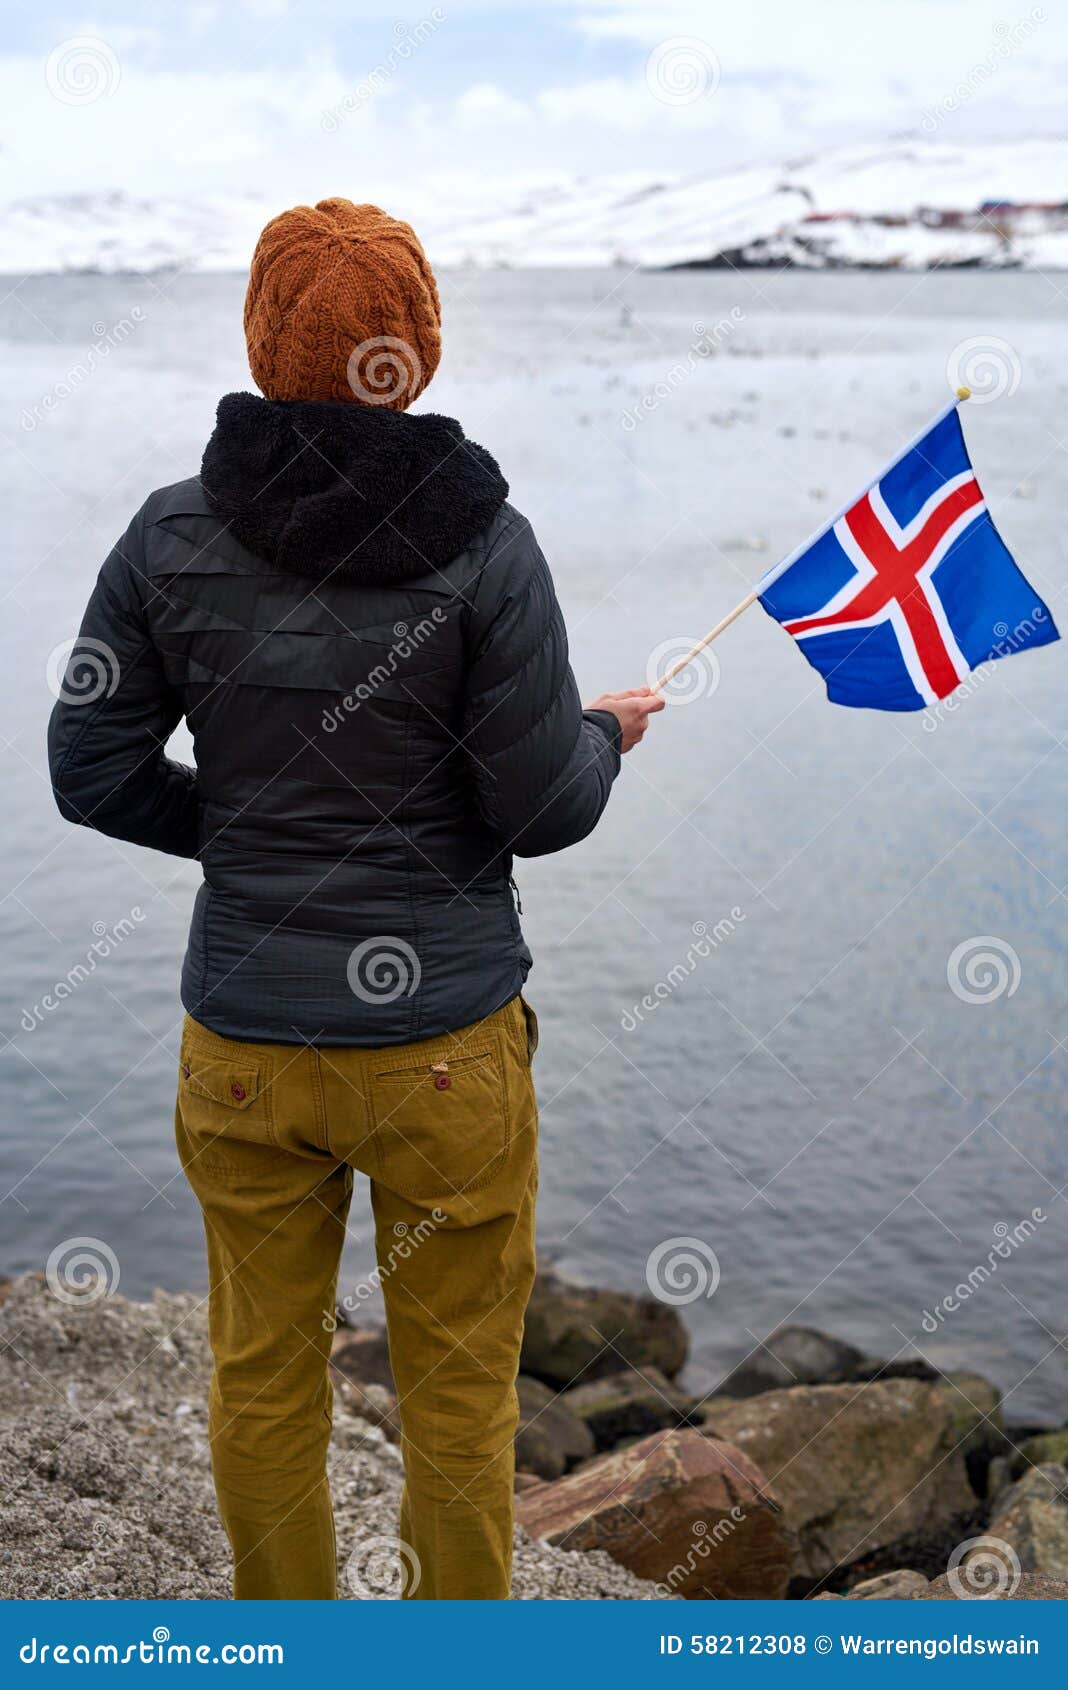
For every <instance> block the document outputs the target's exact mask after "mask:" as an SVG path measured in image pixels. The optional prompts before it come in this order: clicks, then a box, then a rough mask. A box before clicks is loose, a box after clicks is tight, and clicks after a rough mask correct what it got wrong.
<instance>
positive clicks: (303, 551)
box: [200, 393, 508, 583]
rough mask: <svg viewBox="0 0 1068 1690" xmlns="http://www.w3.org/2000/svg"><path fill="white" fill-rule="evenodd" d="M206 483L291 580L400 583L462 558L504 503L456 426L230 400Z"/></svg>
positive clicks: (352, 409)
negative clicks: (326, 578) (330, 578)
mask: <svg viewBox="0 0 1068 1690" xmlns="http://www.w3.org/2000/svg"><path fill="white" fill-rule="evenodd" d="M200 480H201V485H202V487H203V489H204V491H205V493H206V494H207V496H208V499H209V501H210V503H211V505H212V506H213V508H214V509H215V510H216V511H217V512H218V513H219V515H220V516H222V517H223V518H224V519H225V520H226V522H227V525H228V527H229V530H230V532H231V533H232V534H233V535H234V536H235V537H236V539H238V540H239V541H240V542H241V544H242V545H243V546H245V547H246V548H247V550H248V551H250V552H253V553H254V554H255V555H256V556H257V557H261V558H265V559H266V560H267V561H268V562H270V563H273V564H275V565H276V566H277V567H279V568H281V569H284V570H287V571H291V572H292V573H293V574H295V575H313V576H320V577H322V576H326V575H341V576H346V577H349V578H353V579H356V580H360V581H366V582H378V583H388V582H396V581H404V580H409V579H412V578H414V577H415V576H418V575H425V574H426V573H427V572H428V571H429V570H432V569H435V568H440V567H441V566H442V565H443V564H445V563H448V562H449V561H450V560H451V559H452V558H454V557H456V556H458V555H459V553H461V552H462V551H464V550H465V549H466V548H467V547H468V546H469V545H470V544H471V542H472V541H473V540H474V539H475V538H476V536H477V535H478V534H480V533H481V532H482V530H483V529H484V528H486V527H487V526H488V524H489V523H490V522H491V521H492V519H493V517H494V516H495V515H496V513H497V511H498V510H499V509H500V507H501V505H502V504H503V503H504V501H505V499H506V498H507V496H508V484H507V482H506V481H505V479H504V477H503V476H502V474H501V472H500V470H499V469H498V467H497V464H496V463H495V461H494V459H493V458H492V457H491V456H490V454H489V453H488V452H487V451H485V449H484V448H483V447H481V446H476V445H475V443H474V441H472V440H468V439H467V438H466V437H465V435H464V432H463V429H462V428H461V427H460V424H459V423H458V422H455V421H454V420H453V418H452V417H442V416H437V415H436V414H434V413H432V412H418V413H415V414H412V413H409V412H406V411H391V410H387V409H384V408H383V407H381V406H365V405H357V404H351V405H349V404H345V403H336V402H324V403H319V402H304V401H290V400H272V399H261V398H259V397H258V396H257V395H256V394H252V393H228V394H227V395H226V397H225V398H224V399H222V400H221V401H220V403H219V409H218V413H217V417H216V424H215V432H214V433H213V435H212V437H211V439H210V440H209V441H208V444H207V448H206V450H205V452H204V460H203V463H202V465H201V471H200Z"/></svg>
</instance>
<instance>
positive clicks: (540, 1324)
mask: <svg viewBox="0 0 1068 1690" xmlns="http://www.w3.org/2000/svg"><path fill="white" fill-rule="evenodd" d="M687 1348H688V1340H687V1336H686V1328H685V1326H684V1325H683V1324H682V1321H681V1319H680V1317H679V1313H678V1310H677V1309H674V1308H671V1307H670V1306H669V1305H668V1304H667V1303H661V1302H658V1301H657V1299H656V1298H655V1297H633V1296H631V1295H629V1294H628V1293H627V1292H623V1291H598V1290H595V1289H593V1288H592V1287H589V1286H585V1285H571V1284H569V1283H568V1282H567V1281H566V1280H563V1279H560V1278H559V1277H558V1275H556V1274H555V1273H539V1274H538V1277H537V1279H536V1280H535V1282H534V1291H533V1294H532V1296H531V1299H530V1302H529V1304H528V1305H527V1314H526V1325H525V1328H524V1334H523V1353H522V1357H521V1360H520V1367H521V1369H522V1371H523V1372H524V1373H532V1374H533V1375H534V1377H535V1378H536V1379H542V1380H544V1381H545V1383H546V1384H547V1385H556V1386H557V1387H563V1386H567V1385H577V1384H578V1383H580V1382H584V1381H586V1380H589V1379H600V1378H603V1376H604V1375H605V1374H606V1373H615V1372H618V1370H619V1368H620V1367H621V1366H622V1365H624V1364H625V1363H627V1362H629V1363H630V1364H631V1366H632V1367H658V1368H659V1369H660V1371H661V1373H664V1374H666V1375H667V1377H668V1378H669V1379H674V1377H675V1375H676V1374H677V1373H678V1372H679V1370H680V1368H681V1367H682V1365H683V1363H684V1361H685V1360H686V1354H687Z"/></svg>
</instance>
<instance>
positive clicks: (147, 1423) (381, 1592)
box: [0, 1275, 656, 1601]
mask: <svg viewBox="0 0 1068 1690" xmlns="http://www.w3.org/2000/svg"><path fill="white" fill-rule="evenodd" d="M4 1292H5V1298H4V1304H3V1307H2V1309H0V1543H2V1544H3V1545H4V1547H3V1549H2V1550H0V1598H13V1597H14V1598H31V1597H56V1598H58V1597H101V1598H114V1597H133V1598H160V1597H179V1598H186V1599H189V1600H194V1601H195V1600H199V1599H207V1598H218V1597H226V1596H228V1595H229V1593H230V1592H229V1582H228V1577H229V1575H228V1554H227V1545H226V1540H225V1538H224V1536H223V1532H222V1528H221V1527H220V1525H219V1523H218V1520H217V1518H216V1514H215V1506H214V1498H213V1494H212V1486H211V1475H210V1470H209V1464H208V1444H207V1407H206V1394H207V1383H208V1376H209V1373H210V1357H209V1352H208V1343H207V1322H206V1310H205V1308H204V1307H203V1306H202V1305H201V1303H200V1302H199V1301H198V1299H196V1298H194V1297H191V1296H172V1295H168V1294H164V1293H162V1292H158V1293H157V1294H156V1296H155V1297H154V1298H153V1300H152V1301H151V1302H150V1303H135V1302H130V1301H127V1299H126V1298H125V1297H120V1296H112V1297H108V1298H106V1299H104V1300H103V1301H101V1302H97V1303H93V1304H90V1305H88V1306H86V1305H83V1304H68V1303H65V1302H63V1301H61V1300H60V1299H58V1298H57V1297H56V1296H55V1295H54V1294H53V1292H52V1291H51V1290H50V1289H49V1288H48V1286H47V1285H46V1283H45V1281H44V1280H43V1279H42V1278H41V1277H39V1276H37V1275H27V1276H25V1277H24V1278H21V1279H18V1280H16V1281H14V1282H12V1283H11V1284H10V1285H8V1286H6V1287H5V1288H4ZM339 1396H340V1393H339ZM330 1459H331V1475H332V1484H333V1493H334V1508H335V1515H336V1519H337V1535H338V1552H339V1556H340V1563H341V1589H340V1594H341V1595H342V1596H343V1597H345V1598H349V1599H359V1598H361V1597H363V1598H367V1597H378V1598H380V1597H383V1596H386V1597H389V1596H391V1595H395V1594H396V1590H395V1587H394V1586H393V1585H391V1583H390V1579H391V1575H392V1576H396V1563H395V1557H394V1556H393V1554H392V1553H391V1545H392V1543H394V1542H395V1539H396V1530H397V1527H396V1511H397V1505H398V1500H399V1496H400V1486H401V1466H400V1456H399V1453H398V1451H397V1450H396V1449H395V1448H394V1447H393V1446H392V1445H391V1444H389V1443H388V1442H387V1441H386V1439H385V1437H384V1435H383V1433H382V1432H381V1431H380V1430H379V1429H378V1428H377V1427H375V1426H372V1425H370V1424H369V1423H368V1422H367V1421H366V1420H362V1419H360V1418H359V1417H358V1416H357V1415H356V1414H355V1413H353V1411H352V1408H351V1406H350V1405H349V1404H347V1403H345V1402H342V1401H340V1400H339V1402H338V1404H337V1409H336V1413H335V1424H334V1441H333V1446H332V1450H331V1458H330ZM514 1595H515V1597H516V1598H518V1599H521V1600H527V1601H529V1600H542V1599H546V1598H548V1599H557V1600H563V1599H566V1598H571V1599H576V1598H578V1599H587V1600H589V1599H607V1600H612V1599H614V1600H626V1599H631V1600H633V1599H634V1598H639V1599H653V1598H655V1595H656V1591H655V1587H654V1586H653V1585H651V1584H647V1583H644V1582H643V1581H641V1580H639V1579H636V1578H634V1577H633V1576H632V1575H631V1574H630V1573H628V1572H627V1571H626V1570H625V1569H624V1568H622V1567H619V1566H617V1565H616V1564H615V1563H614V1562H613V1561H611V1560H609V1558H608V1557H607V1556H606V1555H602V1554H600V1553H597V1554H580V1553H570V1552H568V1551H565V1550H560V1549H552V1548H549V1547H548V1546H546V1545H543V1544H536V1543H533V1542H531V1540H530V1539H529V1538H527V1537H526V1536H525V1535H524V1534H522V1533H518V1532H517V1534H516V1557H515V1578H514Z"/></svg>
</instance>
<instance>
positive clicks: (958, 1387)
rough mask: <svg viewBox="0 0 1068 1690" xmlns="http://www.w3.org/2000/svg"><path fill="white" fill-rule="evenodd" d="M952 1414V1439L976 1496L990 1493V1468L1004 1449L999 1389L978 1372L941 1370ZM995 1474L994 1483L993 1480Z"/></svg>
mask: <svg viewBox="0 0 1068 1690" xmlns="http://www.w3.org/2000/svg"><path fill="white" fill-rule="evenodd" d="M937 1384H938V1387H939V1389H940V1390H941V1392H942V1395H943V1396H944V1397H945V1399H946V1402H947V1403H948V1404H949V1408H950V1412H951V1414H952V1416H953V1441H954V1443H955V1444H956V1446H957V1448H958V1449H959V1451H960V1453H961V1454H962V1455H963V1457H964V1465H965V1467H966V1469H967V1472H968V1479H969V1481H970V1483H971V1486H972V1489H973V1490H974V1491H975V1493H976V1495H977V1496H990V1495H991V1494H992V1491H991V1486H990V1469H991V1466H992V1465H993V1463H994V1462H995V1461H996V1460H998V1459H999V1458H1000V1457H1001V1456H1002V1455H1003V1454H1004V1452H1005V1451H1006V1450H1007V1449H1008V1447H1009V1445H1008V1439H1007V1438H1006V1436H1005V1421H1004V1419H1003V1417H1002V1412H1001V1392H1000V1391H999V1390H998V1388H997V1386H996V1385H992V1384H991V1383H990V1381H989V1379H984V1377H983V1375H982V1374H981V1373H970V1372H966V1371H963V1370H962V1371H959V1372H955V1373H945V1374H942V1375H940V1376H939V1378H938V1380H937ZM997 1482H998V1481H997V1475H996V1474H995V1484H996V1483H997Z"/></svg>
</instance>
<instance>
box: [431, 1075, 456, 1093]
mask: <svg viewBox="0 0 1068 1690" xmlns="http://www.w3.org/2000/svg"><path fill="white" fill-rule="evenodd" d="M434 1085H435V1086H436V1088H437V1090H438V1091H448V1089H449V1087H450V1086H451V1085H452V1080H451V1079H450V1078H449V1076H448V1074H435V1075H434Z"/></svg>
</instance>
